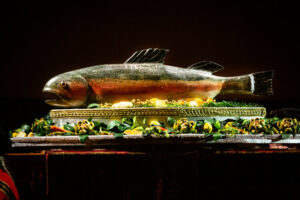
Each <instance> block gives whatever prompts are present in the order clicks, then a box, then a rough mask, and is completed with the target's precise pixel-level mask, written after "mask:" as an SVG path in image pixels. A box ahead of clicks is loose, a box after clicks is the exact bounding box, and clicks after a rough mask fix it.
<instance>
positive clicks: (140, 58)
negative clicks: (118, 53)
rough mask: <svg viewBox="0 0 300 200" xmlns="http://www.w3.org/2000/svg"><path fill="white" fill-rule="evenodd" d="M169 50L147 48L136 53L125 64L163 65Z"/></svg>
mask: <svg viewBox="0 0 300 200" xmlns="http://www.w3.org/2000/svg"><path fill="white" fill-rule="evenodd" d="M168 52H169V49H158V48H149V49H144V50H140V51H136V52H135V53H134V54H133V55H132V56H131V57H130V58H128V59H127V60H126V61H125V63H164V59H165V57H166V55H167V53H168Z"/></svg>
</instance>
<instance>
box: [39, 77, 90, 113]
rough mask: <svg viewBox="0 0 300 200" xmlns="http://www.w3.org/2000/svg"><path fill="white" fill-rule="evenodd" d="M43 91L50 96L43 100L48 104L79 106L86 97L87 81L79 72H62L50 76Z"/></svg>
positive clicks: (66, 106)
mask: <svg viewBox="0 0 300 200" xmlns="http://www.w3.org/2000/svg"><path fill="white" fill-rule="evenodd" d="M43 92H44V93H46V94H47V95H48V96H50V97H51V98H50V99H47V100H46V101H45V102H46V103H47V104H49V105H52V106H56V107H65V108H68V107H80V106H82V105H83V104H84V103H85V102H86V100H87V98H88V83H87V81H86V80H85V78H84V77H83V76H81V75H80V74H77V73H64V74H60V75H58V76H55V77H53V78H51V79H50V80H49V81H48V82H47V83H46V85H45V86H44V89H43ZM47 95H46V96H47Z"/></svg>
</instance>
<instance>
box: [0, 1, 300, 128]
mask: <svg viewBox="0 0 300 200" xmlns="http://www.w3.org/2000/svg"><path fill="white" fill-rule="evenodd" d="M0 13H1V26H2V28H1V49H2V53H1V57H2V58H1V60H0V62H1V79H0V85H1V93H0V97H1V104H2V107H3V108H5V109H4V110H5V111H4V112H1V124H3V125H2V126H4V129H5V130H8V129H10V128H15V126H18V125H20V124H21V123H23V122H26V121H27V122H30V120H31V121H32V120H33V119H34V118H35V117H41V116H42V115H44V114H46V113H47V112H48V111H49V109H50V107H49V106H47V105H45V104H44V103H43V97H42V93H41V90H42V88H43V85H44V84H45V82H46V81H47V80H48V79H49V78H51V77H52V76H54V75H56V74H59V73H62V72H65V71H69V70H73V69H77V68H81V67H87V66H91V65H97V64H105V63H121V62H123V61H125V60H126V59H127V58H128V57H129V56H130V55H131V54H132V53H133V52H134V51H136V50H139V49H144V48H149V47H158V48H169V49H170V50H171V52H170V53H169V54H168V56H167V58H166V64H169V65H174V66H179V67H187V66H189V65H191V64H193V63H195V62H198V61H201V60H212V61H215V62H217V63H220V64H222V65H224V66H225V69H224V70H222V71H220V72H218V73H217V74H218V75H222V76H232V75H241V74H245V73H251V72H256V71H264V70H269V69H275V77H274V84H273V87H274V96H272V97H267V98H262V97H260V98H257V99H255V100H256V101H260V102H263V103H266V104H267V106H270V105H273V107H299V106H298V102H299V100H300V94H299V91H298V90H299V89H298V88H299V85H300V84H299V80H298V79H299V78H298V76H299V75H298V73H297V69H298V68H299V59H298V57H299V56H298V53H299V47H300V45H299V40H300V39H299V29H298V27H299V21H298V19H297V15H298V14H297V6H296V5H295V4H292V3H282V2H275V1H257V2H255V1H243V2H239V3H238V2H234V1H226V2H225V1H224V2H221V1H220V2H216V1H214V2H211V1H189V0H186V1H182V2H181V3H176V2H175V1H145V2H142V1H121V0H115V1H89V2H86V1H61V2H55V3H54V2H53V1H23V2H22V1H15V2H10V3H5V4H3V3H2V5H1V12H0ZM247 99H249V98H247V97H245V100H247ZM6 108H9V109H6Z"/></svg>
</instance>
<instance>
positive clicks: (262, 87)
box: [249, 70, 274, 95]
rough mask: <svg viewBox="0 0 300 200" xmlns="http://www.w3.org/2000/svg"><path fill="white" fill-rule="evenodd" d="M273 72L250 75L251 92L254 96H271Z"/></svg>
mask: <svg viewBox="0 0 300 200" xmlns="http://www.w3.org/2000/svg"><path fill="white" fill-rule="evenodd" d="M273 75H274V70H271V71H263V72H256V73H253V74H250V75H249V77H250V84H251V92H252V93H253V94H256V95H272V94H273V89H272V79H273Z"/></svg>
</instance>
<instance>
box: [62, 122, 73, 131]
mask: <svg viewBox="0 0 300 200" xmlns="http://www.w3.org/2000/svg"><path fill="white" fill-rule="evenodd" d="M64 129H65V130H68V131H72V132H74V131H75V130H74V124H70V123H69V122H67V123H66V124H65V125H64Z"/></svg>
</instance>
